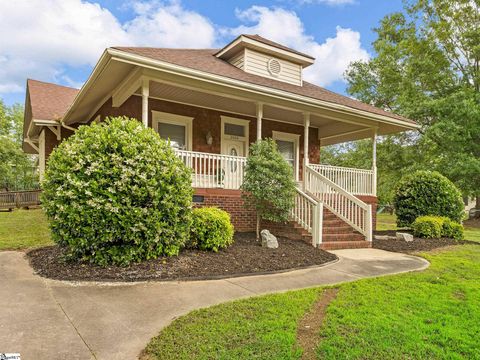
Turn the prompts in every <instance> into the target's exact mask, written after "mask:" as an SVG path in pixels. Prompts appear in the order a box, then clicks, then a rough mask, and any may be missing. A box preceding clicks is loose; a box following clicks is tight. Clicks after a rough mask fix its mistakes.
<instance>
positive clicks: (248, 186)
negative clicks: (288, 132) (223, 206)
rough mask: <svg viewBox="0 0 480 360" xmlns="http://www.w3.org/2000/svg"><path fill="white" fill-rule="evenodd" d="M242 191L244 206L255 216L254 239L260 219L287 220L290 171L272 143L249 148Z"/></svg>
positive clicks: (291, 192) (291, 193)
mask: <svg viewBox="0 0 480 360" xmlns="http://www.w3.org/2000/svg"><path fill="white" fill-rule="evenodd" d="M242 190H243V198H244V200H245V204H246V206H247V207H249V208H253V209H255V210H256V212H257V239H258V238H259V236H260V235H259V233H260V221H261V220H262V219H263V220H269V221H274V222H281V221H287V220H288V216H289V212H290V209H291V208H292V207H293V201H294V197H295V191H296V190H295V181H294V178H293V169H292V167H291V166H290V164H289V163H288V162H287V161H285V159H284V158H283V157H282V155H281V154H280V153H279V152H278V149H277V144H276V143H275V141H273V140H272V139H265V140H259V141H257V142H256V143H254V144H252V145H251V146H250V150H249V155H248V158H247V164H246V167H245V176H244V179H243V184H242Z"/></svg>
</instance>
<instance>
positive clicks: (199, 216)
mask: <svg viewBox="0 0 480 360" xmlns="http://www.w3.org/2000/svg"><path fill="white" fill-rule="evenodd" d="M192 221H193V223H192V226H191V238H190V247H192V248H197V249H200V250H211V251H215V252H217V251H218V250H220V249H223V248H226V247H228V246H230V245H231V244H233V225H232V223H231V222H230V215H229V214H228V213H227V212H226V211H223V210H221V209H218V208H215V207H203V208H197V209H194V210H193V212H192Z"/></svg>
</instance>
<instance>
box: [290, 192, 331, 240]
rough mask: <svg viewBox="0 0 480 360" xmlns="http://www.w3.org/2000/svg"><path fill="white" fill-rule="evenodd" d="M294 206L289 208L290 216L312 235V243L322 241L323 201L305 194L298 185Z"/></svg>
mask: <svg viewBox="0 0 480 360" xmlns="http://www.w3.org/2000/svg"><path fill="white" fill-rule="evenodd" d="M296 191H297V194H296V196H295V201H294V206H293V208H292V209H291V210H290V216H291V218H292V219H293V220H294V221H296V222H297V223H298V224H299V225H300V226H302V228H304V229H305V230H307V231H308V232H310V234H311V235H312V245H313V246H314V247H317V246H318V245H320V244H321V243H322V227H323V203H322V202H321V201H318V200H316V199H314V198H313V197H312V196H310V195H308V194H306V193H305V192H303V191H302V190H300V189H299V188H298V187H297V188H296Z"/></svg>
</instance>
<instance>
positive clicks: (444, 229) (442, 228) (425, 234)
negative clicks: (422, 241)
mask: <svg viewBox="0 0 480 360" xmlns="http://www.w3.org/2000/svg"><path fill="white" fill-rule="evenodd" d="M412 228H413V234H414V235H415V236H418V237H421V238H426V239H433V238H439V237H446V238H450V239H455V240H463V238H464V233H463V226H462V224H459V223H457V222H455V221H453V220H451V219H449V218H446V217H442V216H419V217H418V218H417V219H416V220H415V221H414V222H413V225H412Z"/></svg>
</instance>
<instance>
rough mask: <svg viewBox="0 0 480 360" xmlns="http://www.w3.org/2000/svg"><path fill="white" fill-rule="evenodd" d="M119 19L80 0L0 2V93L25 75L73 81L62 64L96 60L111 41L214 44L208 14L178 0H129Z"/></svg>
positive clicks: (19, 87) (19, 86)
mask: <svg viewBox="0 0 480 360" xmlns="http://www.w3.org/2000/svg"><path fill="white" fill-rule="evenodd" d="M131 9H132V11H133V13H134V17H133V19H132V20H131V21H129V22H127V23H125V24H121V23H120V22H119V21H118V19H117V18H116V17H115V16H114V15H113V14H112V13H111V12H110V11H109V10H108V9H105V8H102V7H101V6H100V5H98V4H95V3H89V2H85V1H81V0H35V1H31V0H15V1H2V2H1V4H0V34H2V35H1V40H0V41H1V42H0V84H1V85H0V93H6V92H21V91H23V88H24V84H25V79H26V78H27V77H30V78H36V79H40V80H45V81H60V82H62V83H65V84H67V85H71V84H75V81H73V80H71V79H70V78H69V77H68V76H66V74H65V70H64V69H65V67H66V66H68V67H70V68H72V67H73V68H75V67H78V66H83V65H94V64H95V63H96V61H97V60H98V58H99V57H100V55H101V53H102V52H103V50H104V49H105V48H107V47H109V46H115V45H121V46H128V45H132V46H163V47H212V46H213V45H214V41H215V29H214V27H213V25H212V24H211V23H210V22H209V20H208V19H206V18H204V17H202V16H201V15H199V14H197V13H195V12H191V11H187V10H185V9H184V8H183V7H182V6H181V4H180V3H179V2H178V1H169V2H166V3H164V2H159V1H152V2H148V3H142V2H139V1H134V2H132V3H131Z"/></svg>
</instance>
